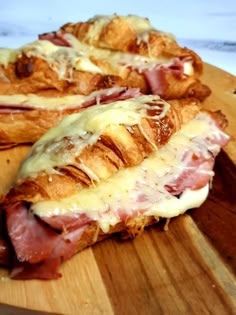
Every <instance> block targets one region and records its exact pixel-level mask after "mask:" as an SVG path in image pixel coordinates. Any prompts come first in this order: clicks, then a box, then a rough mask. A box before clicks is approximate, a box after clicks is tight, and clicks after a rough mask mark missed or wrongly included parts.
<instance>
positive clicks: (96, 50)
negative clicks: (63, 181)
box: [39, 15, 210, 100]
mask: <svg viewBox="0 0 236 315" xmlns="http://www.w3.org/2000/svg"><path fill="white" fill-rule="evenodd" d="M39 38H41V39H47V40H49V41H51V42H53V43H55V44H56V45H62V46H69V47H74V48H76V47H77V48H78V49H79V50H81V51H84V52H85V53H87V51H89V53H91V55H92V58H93V60H94V62H96V63H97V65H98V66H102V63H103V62H104V61H105V62H106V64H108V63H109V65H112V66H113V67H115V69H116V70H115V72H114V74H118V75H119V76H121V77H122V78H123V79H124V80H125V81H126V82H127V85H128V86H129V87H139V88H140V89H141V92H142V93H145V94H158V95H159V96H161V97H162V98H164V99H176V98H182V97H189V96H192V97H193V96H194V97H196V98H198V99H200V100H203V99H204V98H206V97H207V96H208V95H209V94H210V89H209V88H208V87H207V86H205V85H203V84H202V83H201V82H200V81H199V77H200V75H201V74H202V72H203V62H202V60H201V59H200V57H199V56H198V55H197V54H196V53H195V52H193V51H191V50H190V49H187V48H183V47H180V46H179V45H178V43H177V42H176V39H175V38H174V36H173V35H172V34H169V33H165V32H162V31H160V30H157V29H155V28H154V27H153V26H152V25H151V23H150V21H149V20H148V19H147V18H142V17H139V16H135V15H128V16H118V15H105V16H101V15H97V16H95V17H93V18H91V19H89V20H88V21H87V22H78V23H67V24H65V25H64V26H62V27H61V28H60V29H59V30H58V31H57V32H51V33H46V34H42V35H40V36H39Z"/></svg>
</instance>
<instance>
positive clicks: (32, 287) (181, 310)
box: [0, 64, 236, 315]
mask: <svg viewBox="0 0 236 315" xmlns="http://www.w3.org/2000/svg"><path fill="white" fill-rule="evenodd" d="M204 81H205V83H207V84H208V85H209V86H210V87H211V88H212V90H213V94H212V95H211V96H210V97H209V98H208V99H207V101H205V104H204V106H205V107H206V108H211V109H213V110H215V109H221V110H222V111H223V112H224V113H225V114H226V115H227V117H228V119H229V127H228V132H229V133H230V134H231V135H232V141H231V143H230V144H229V145H228V146H227V148H226V149H225V152H222V153H221V154H220V156H219V157H218V158H217V162H216V166H215V171H216V175H215V179H214V184H213V188H212V190H211V193H210V196H209V198H208V200H207V201H206V202H205V203H204V205H203V206H202V207H201V208H200V209H196V210H192V211H189V212H188V214H185V215H183V216H181V217H178V218H176V219H173V220H172V221H171V223H170V224H169V230H168V231H166V232H165V231H164V230H163V226H158V225H157V226H155V227H151V228H149V229H147V230H146V232H145V233H144V234H143V235H142V236H141V237H139V238H137V239H135V240H133V241H126V242H120V241H119V240H117V239H116V238H111V239H108V240H105V241H103V242H101V243H99V244H97V245H95V246H93V247H92V248H88V249H86V250H84V251H83V252H81V253H79V254H77V255H76V256H75V257H73V259H72V260H71V261H69V262H66V263H65V264H64V265H63V266H62V268H61V271H62V274H63V277H62V278H61V279H59V280H53V281H38V280H31V281H16V280H10V279H9V278H8V277H7V272H6V271H5V270H3V269H0V314H4V315H10V314H16V315H17V314H26V315H27V314H42V313H41V312H47V313H53V314H83V315H86V314H92V315H93V314H119V315H120V314H141V315H142V314H145V315H146V314H148V315H151V314H155V315H157V314H167V315H170V314H171V315H175V314H181V315H183V314H202V315H203V314H214V315H216V314H220V315H223V314H227V315H229V314H236V282H235V271H236V170H235V166H234V164H235V163H236V141H235V136H236V94H235V93H236V78H235V77H233V76H232V75H230V74H228V73H226V72H224V71H222V70H220V69H217V68H215V67H213V66H210V65H207V64H206V65H205V75H204ZM27 151H28V147H27V146H25V147H20V148H14V149H11V150H7V151H3V152H0V162H1V172H0V185H1V186H0V193H2V192H4V191H6V190H7V188H8V187H9V185H10V183H11V181H12V179H13V178H14V175H15V173H16V171H17V167H18V165H19V163H20V161H21V159H22V158H23V157H24V156H25V154H26V152H27Z"/></svg>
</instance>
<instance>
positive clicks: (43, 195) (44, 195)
mask: <svg viewBox="0 0 236 315" xmlns="http://www.w3.org/2000/svg"><path fill="white" fill-rule="evenodd" d="M170 104H171V108H170V110H169V111H168V112H167V114H166V116H165V117H163V118H161V119H159V120H157V121H156V120H155V121H154V120H152V119H151V118H143V119H142V121H141V125H140V126H139V125H134V126H133V127H132V128H129V129H127V128H126V127H125V126H124V125H115V126H113V127H112V128H110V127H108V128H106V130H105V131H104V132H103V134H102V135H101V136H100V139H99V140H98V141H97V142H96V143H95V144H94V145H91V146H87V147H85V149H83V150H82V152H81V153H80V154H79V155H78V156H77V157H76V161H78V163H79V162H80V161H82V163H83V165H85V166H86V168H88V169H89V170H90V172H92V173H94V174H96V177H97V178H99V180H103V179H106V178H108V177H109V176H111V175H113V174H114V173H116V172H117V171H119V170H120V169H122V168H126V167H131V166H135V165H138V164H140V163H141V162H142V161H143V159H144V158H146V157H147V156H149V155H150V154H151V152H153V150H154V147H153V144H155V146H157V147H160V146H162V145H164V144H165V143H166V142H168V139H169V138H170V136H171V135H172V134H173V133H174V132H176V131H177V130H179V129H180V128H181V126H182V124H184V123H186V122H187V121H189V120H191V119H192V118H193V117H194V116H195V115H196V114H197V113H198V112H199V110H200V103H199V102H198V101H197V100H194V99H190V100H187V99H183V100H181V101H180V100H174V101H170ZM156 124H158V128H157V127H156ZM131 129H132V130H131ZM143 130H144V131H145V133H146V135H148V139H147V137H144V135H143ZM134 152H135V154H134ZM58 153H59V152H58ZM56 170H57V173H55V174H47V173H41V174H38V175H37V177H36V178H26V179H25V180H24V181H23V182H20V181H19V182H18V185H15V186H14V188H13V189H12V190H11V191H10V193H9V194H8V196H7V199H8V200H9V201H11V202H16V201H19V200H25V201H29V202H37V201H40V200H43V199H52V200H53V199H54V200H55V199H60V198H64V197H68V196H70V195H73V194H75V193H76V192H78V190H79V189H82V188H84V187H91V186H92V185H93V184H94V181H93V180H92V179H91V178H89V177H88V176H87V174H86V173H85V172H84V171H83V170H82V169H79V168H77V167H75V166H71V165H65V166H64V167H61V168H57V169H56Z"/></svg>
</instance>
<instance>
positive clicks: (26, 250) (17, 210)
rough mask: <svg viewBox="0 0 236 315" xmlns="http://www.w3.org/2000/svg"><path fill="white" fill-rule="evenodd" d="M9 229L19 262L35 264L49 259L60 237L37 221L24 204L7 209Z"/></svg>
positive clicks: (17, 204)
mask: <svg viewBox="0 0 236 315" xmlns="http://www.w3.org/2000/svg"><path fill="white" fill-rule="evenodd" d="M7 229H8V234H9V237H10V239H11V242H12V244H13V246H14V249H15V251H16V253H17V258H18V260H19V261H22V262H24V261H27V262H29V263H33V264H35V263H38V262H41V261H43V260H45V259H47V258H48V257H49V256H50V254H51V252H52V250H53V248H54V247H55V245H56V243H57V242H58V239H59V237H60V236H59V235H58V233H56V232H55V231H53V230H52V229H51V228H49V227H47V226H46V225H45V224H44V223H43V222H41V221H40V220H37V219H36V217H35V216H34V215H33V213H31V212H30V211H28V209H27V207H26V204H25V203H24V202H21V203H16V204H14V205H11V206H10V207H8V208H7Z"/></svg>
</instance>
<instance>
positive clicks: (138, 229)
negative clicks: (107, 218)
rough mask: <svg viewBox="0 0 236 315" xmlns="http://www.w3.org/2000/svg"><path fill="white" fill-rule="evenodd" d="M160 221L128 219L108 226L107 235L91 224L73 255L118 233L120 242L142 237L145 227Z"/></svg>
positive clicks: (94, 223)
mask: <svg viewBox="0 0 236 315" xmlns="http://www.w3.org/2000/svg"><path fill="white" fill-rule="evenodd" d="M160 219H161V218H159V217H154V216H144V215H139V216H136V217H134V218H130V219H129V220H127V221H126V222H120V223H118V224H116V225H115V226H110V228H109V231H108V232H107V233H104V232H103V231H102V230H101V229H100V228H99V226H98V225H97V223H96V222H92V223H90V224H89V225H88V226H87V228H86V229H85V231H84V233H83V234H82V236H81V238H80V240H79V241H78V242H77V244H76V245H75V252H74V254H76V253H78V252H80V251H82V250H83V249H85V248H86V247H89V246H91V245H93V244H95V243H97V242H99V241H101V240H104V239H105V238H107V237H109V236H111V235H112V234H115V233H118V234H119V235H120V237H121V239H122V240H125V239H132V238H135V237H138V236H140V235H142V233H143V231H144V228H145V227H148V226H150V225H153V224H155V223H157V222H159V221H160Z"/></svg>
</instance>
